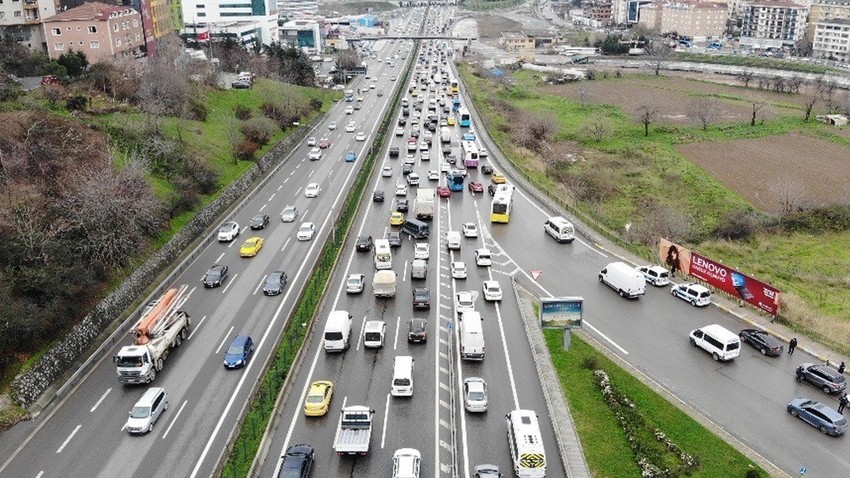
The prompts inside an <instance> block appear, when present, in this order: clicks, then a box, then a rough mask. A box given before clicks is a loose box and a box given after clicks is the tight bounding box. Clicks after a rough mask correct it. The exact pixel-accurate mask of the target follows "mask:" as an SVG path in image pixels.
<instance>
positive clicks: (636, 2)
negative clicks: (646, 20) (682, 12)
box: [626, 0, 661, 23]
mask: <svg viewBox="0 0 850 478" xmlns="http://www.w3.org/2000/svg"><path fill="white" fill-rule="evenodd" d="M651 3H652V0H629V5H628V15H627V16H626V21H627V22H628V23H639V22H640V9H641V7H643V6H644V5H649V4H651ZM660 14H661V13H660V10H659V15H660Z"/></svg>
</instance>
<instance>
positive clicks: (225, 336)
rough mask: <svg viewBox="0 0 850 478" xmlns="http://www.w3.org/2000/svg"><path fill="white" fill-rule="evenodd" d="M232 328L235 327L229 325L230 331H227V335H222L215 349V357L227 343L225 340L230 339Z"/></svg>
mask: <svg viewBox="0 0 850 478" xmlns="http://www.w3.org/2000/svg"><path fill="white" fill-rule="evenodd" d="M233 327H235V325H231V326H230V330H228V331H227V333H226V334H224V337H222V339H221V343H220V344H218V348H217V349H215V355H218V353H219V352H220V351H221V348H222V347H223V346H224V342H226V341H227V338H228V337H230V333H231V332H233Z"/></svg>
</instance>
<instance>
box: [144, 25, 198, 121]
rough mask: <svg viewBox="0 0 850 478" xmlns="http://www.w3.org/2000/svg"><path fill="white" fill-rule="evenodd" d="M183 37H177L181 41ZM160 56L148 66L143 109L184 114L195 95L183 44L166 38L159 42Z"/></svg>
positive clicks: (169, 114)
mask: <svg viewBox="0 0 850 478" xmlns="http://www.w3.org/2000/svg"><path fill="white" fill-rule="evenodd" d="M179 41H180V39H179V38H178V39H177V42H178V43H179ZM157 49H158V50H157V52H158V54H157V56H156V57H155V58H150V59H148V65H147V68H146V69H145V72H144V75H143V77H142V82H141V86H140V88H139V99H140V106H141V108H142V110H143V111H144V112H146V113H150V114H152V115H155V116H178V117H183V116H185V115H186V114H187V113H188V110H189V100H190V99H191V95H192V85H191V83H190V81H191V80H190V79H189V74H190V72H189V71H188V69H187V68H186V65H185V63H184V61H183V59H182V58H181V55H182V46H180V47H178V45H175V44H174V40H173V39H171V37H165V38H163V39H162V40H160V41H159V42H158V44H157Z"/></svg>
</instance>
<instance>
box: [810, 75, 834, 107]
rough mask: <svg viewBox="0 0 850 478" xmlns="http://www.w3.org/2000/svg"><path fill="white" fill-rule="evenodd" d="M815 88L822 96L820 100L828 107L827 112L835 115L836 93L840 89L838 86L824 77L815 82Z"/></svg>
mask: <svg viewBox="0 0 850 478" xmlns="http://www.w3.org/2000/svg"><path fill="white" fill-rule="evenodd" d="M815 86H816V88H817V90H818V93H819V94H820V98H821V99H822V100H823V102H824V104H825V105H826V109H827V111H829V112H830V113H835V111H836V110H837V108H836V106H837V105H836V102H835V91H836V90H837V89H838V85H836V84H835V83H834V82H832V81H829V80H827V79H825V78H823V77H820V78H818V79H817V80H815Z"/></svg>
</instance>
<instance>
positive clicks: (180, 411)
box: [162, 400, 189, 440]
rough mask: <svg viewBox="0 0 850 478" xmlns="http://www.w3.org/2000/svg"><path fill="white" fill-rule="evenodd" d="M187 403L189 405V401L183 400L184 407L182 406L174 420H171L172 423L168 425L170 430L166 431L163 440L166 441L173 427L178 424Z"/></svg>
mask: <svg viewBox="0 0 850 478" xmlns="http://www.w3.org/2000/svg"><path fill="white" fill-rule="evenodd" d="M187 403H189V400H183V405H180V409H179V410H177V415H174V419H172V420H171V423H169V424H168V428H166V429H165V433H163V435H162V439H163V440H165V437H167V436H168V433H169V432H170V431H171V427H173V426H174V424H175V423H177V418H179V417H180V414H181V413H183V408H184V407H185V406H186V404H187Z"/></svg>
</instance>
